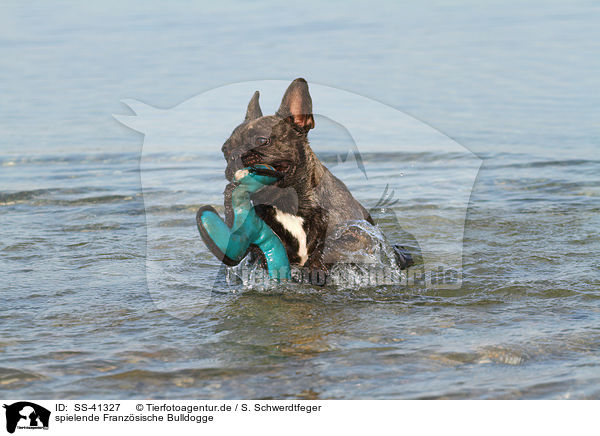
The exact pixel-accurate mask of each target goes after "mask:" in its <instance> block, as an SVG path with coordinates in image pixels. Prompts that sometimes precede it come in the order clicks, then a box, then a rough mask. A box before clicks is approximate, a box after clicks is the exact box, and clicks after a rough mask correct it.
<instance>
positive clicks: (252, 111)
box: [244, 91, 263, 121]
mask: <svg viewBox="0 0 600 436" xmlns="http://www.w3.org/2000/svg"><path fill="white" fill-rule="evenodd" d="M259 96H260V94H259V93H258V91H256V92H255V93H254V95H253V96H252V98H251V99H250V103H248V110H246V119H245V120H244V121H250V120H255V119H256V118H260V117H262V116H263V114H262V111H261V110H260V105H259V104H258V97H259Z"/></svg>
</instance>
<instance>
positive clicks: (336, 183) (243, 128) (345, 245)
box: [221, 78, 413, 271]
mask: <svg viewBox="0 0 600 436" xmlns="http://www.w3.org/2000/svg"><path fill="white" fill-rule="evenodd" d="M258 100H259V92H258V91H256V92H255V93H254V95H253V96H252V98H251V99H250V103H249V104H248V108H247V111H246V117H245V119H244V122H243V123H242V124H240V125H239V126H237V127H236V128H235V129H234V130H233V133H232V134H231V136H230V137H229V138H228V139H227V140H226V141H225V143H224V144H223V147H222V149H221V150H222V152H223V155H224V156H225V160H226V161H227V167H226V169H225V177H226V178H227V179H228V180H229V181H230V182H232V183H230V184H229V185H228V186H227V187H226V189H225V192H224V194H225V216H226V222H227V224H229V225H231V223H232V220H233V213H232V210H231V192H232V191H233V189H234V188H235V182H234V180H233V179H234V174H235V173H236V171H238V170H240V169H242V168H244V167H249V166H252V165H256V164H266V165H270V166H271V167H273V168H274V169H275V170H276V171H277V172H278V173H280V177H281V178H280V180H279V181H278V182H277V183H276V184H275V185H271V186H267V187H265V188H264V189H262V190H261V191H259V192H257V193H255V194H253V195H252V197H251V199H252V203H253V204H254V207H255V210H256V213H257V214H258V216H259V217H260V218H262V219H263V220H264V221H265V222H266V223H267V224H268V225H269V227H271V229H272V230H273V231H274V232H275V233H276V234H277V235H278V236H279V238H280V239H281V241H282V242H283V244H284V246H285V248H286V252H287V255H288V258H289V261H290V263H291V264H292V265H297V266H302V267H305V268H309V269H316V270H321V271H328V270H329V269H330V268H331V266H332V265H334V264H336V263H340V262H344V263H352V262H353V259H352V253H358V252H360V251H361V250H366V251H369V250H370V248H372V247H371V246H372V244H374V240H373V236H372V235H373V233H372V232H370V231H369V227H370V226H374V225H375V224H374V221H373V219H372V218H371V215H370V214H369V212H368V211H367V210H366V209H365V208H364V207H363V206H362V205H361V204H360V203H359V202H358V201H357V200H356V199H355V198H354V197H353V196H352V194H351V193H350V191H349V190H348V188H347V187H346V185H345V184H344V183H343V182H342V181H341V180H339V179H338V178H337V177H335V176H334V175H333V174H332V173H331V172H330V171H329V170H328V169H327V168H326V167H325V165H323V163H321V161H320V160H319V159H318V158H317V156H316V155H315V153H314V152H313V150H312V149H311V147H310V145H309V140H308V132H309V130H311V129H313V128H314V127H315V119H314V116H313V111H312V99H311V96H310V93H309V89H308V84H307V82H306V80H304V79H302V78H298V79H296V80H294V81H293V82H292V83H291V84H290V85H289V87H288V89H287V90H286V91H285V94H284V95H283V98H282V100H281V105H280V107H279V109H278V110H277V112H276V113H275V114H274V115H268V116H263V114H262V110H261V108H260V105H259V101H258ZM340 229H342V230H341V231H340ZM393 248H394V252H395V258H396V262H397V265H398V267H399V268H401V269H405V268H408V267H409V266H411V265H412V263H413V261H412V258H411V256H410V254H409V253H408V252H406V251H405V250H404V249H403V248H402V247H399V246H393Z"/></svg>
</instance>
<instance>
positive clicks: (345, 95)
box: [114, 80, 482, 319]
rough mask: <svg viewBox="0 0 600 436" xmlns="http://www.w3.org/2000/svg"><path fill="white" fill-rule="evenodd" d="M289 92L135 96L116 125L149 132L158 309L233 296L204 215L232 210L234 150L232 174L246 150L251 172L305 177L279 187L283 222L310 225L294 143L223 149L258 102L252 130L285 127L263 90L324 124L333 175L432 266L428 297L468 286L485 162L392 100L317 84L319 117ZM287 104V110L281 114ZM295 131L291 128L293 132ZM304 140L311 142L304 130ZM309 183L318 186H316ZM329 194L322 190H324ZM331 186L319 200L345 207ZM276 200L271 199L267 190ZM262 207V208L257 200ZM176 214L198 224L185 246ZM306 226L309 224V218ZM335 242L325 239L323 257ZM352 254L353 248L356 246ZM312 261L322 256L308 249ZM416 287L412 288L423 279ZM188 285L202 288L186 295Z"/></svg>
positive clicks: (148, 187)
mask: <svg viewBox="0 0 600 436" xmlns="http://www.w3.org/2000/svg"><path fill="white" fill-rule="evenodd" d="M293 83H295V84H296V85H297V87H298V86H299V89H300V91H302V88H303V87H304V82H302V81H301V80H296V81H294V82H293ZM289 86H290V82H289V81H278V80H274V81H268V80H267V81H256V82H243V83H236V84H230V85H226V86H223V87H220V88H215V89H212V90H209V91H206V92H203V93H202V94H199V95H197V96H195V97H193V98H191V99H189V100H186V101H184V102H181V103H180V104H178V105H176V106H174V107H172V108H168V109H166V108H156V107H153V106H150V105H148V104H145V103H143V102H140V101H137V100H133V99H126V100H123V101H122V102H123V103H124V104H125V105H126V106H127V108H128V111H129V113H128V114H120V115H114V118H115V119H116V120H117V121H119V122H121V123H122V124H123V125H125V126H127V127H129V128H131V129H133V130H135V131H137V132H140V133H142V134H143V138H142V143H143V147H142V151H141V159H140V178H141V184H142V191H143V200H144V208H145V212H146V214H145V215H146V242H147V251H146V278H147V284H148V291H149V293H150V295H151V297H152V298H153V300H154V302H155V304H156V305H157V307H159V308H160V309H162V310H165V311H167V312H168V313H170V314H171V315H173V316H175V317H179V318H182V319H187V318H190V317H192V316H195V315H197V314H199V313H201V312H202V310H203V309H204V308H205V307H206V306H207V305H208V304H209V302H210V300H211V292H212V291H213V289H217V288H218V289H219V291H221V290H222V289H224V288H226V287H227V286H226V280H224V279H223V277H222V270H223V268H222V266H223V265H222V263H221V262H218V261H215V259H214V256H213V255H212V254H211V253H210V252H208V250H207V248H206V246H205V245H204V244H203V242H202V240H201V239H200V238H199V237H198V231H197V229H196V228H195V227H196V226H195V225H194V224H195V222H194V219H193V218H194V214H195V212H196V210H197V208H198V206H199V205H201V204H211V205H216V206H217V207H220V204H223V198H224V194H223V189H224V187H225V185H226V184H227V180H226V178H225V177H224V175H223V169H224V168H225V167H226V165H227V163H226V162H224V161H223V157H224V156H223V153H225V152H231V155H230V161H231V170H232V171H233V170H235V169H238V167H239V162H238V159H237V156H238V154H239V160H240V161H241V163H242V164H243V165H250V164H252V163H253V162H254V163H271V164H274V165H275V167H274V168H275V169H277V167H279V171H280V172H283V173H286V174H287V177H288V179H289V181H290V182H298V183H295V185H294V186H287V185H286V183H279V184H280V185H282V186H276V187H274V188H272V189H271V190H270V191H269V192H271V191H275V188H280V189H279V190H280V191H282V192H283V191H286V192H287V191H293V192H292V193H291V194H290V196H291V199H292V201H290V204H291V205H292V206H291V207H290V211H289V212H290V215H292V217H287V216H284V217H283V218H290V219H288V220H287V222H288V224H290V223H291V224H292V226H288V227H291V228H292V230H294V229H296V230H298V232H297V233H300V231H299V230H300V229H299V228H298V226H297V225H296V226H293V224H295V223H298V222H299V220H298V219H297V217H296V215H298V214H297V213H296V212H297V210H296V209H295V206H296V203H295V202H294V195H293V194H294V193H296V194H298V189H295V188H296V187H297V186H296V185H299V184H301V182H302V181H301V180H300V181H298V180H296V179H294V175H295V173H294V170H295V171H296V173H299V172H300V171H302V174H306V173H307V169H306V167H305V166H303V165H301V164H298V162H300V161H301V159H300V158H298V156H297V155H296V154H294V152H293V150H291V149H290V147H289V146H288V145H289V144H290V142H289V141H288V142H285V144H284V145H285V150H286V151H289V153H287V154H286V155H285V156H283V157H282V156H279V155H278V154H277V153H279V152H280V151H282V150H283V148H282V149H281V150H280V149H279V148H277V147H274V146H273V144H275V143H271V142H269V141H267V140H268V139H269V138H266V137H265V136H264V135H262V134H261V135H258V136H257V138H255V139H256V140H257V141H260V143H258V145H257V143H256V141H253V142H252V143H250V142H248V141H239V144H237V143H236V144H237V147H225V151H224V152H223V153H221V151H222V150H221V145H223V141H226V140H227V138H228V137H230V136H231V135H232V128H235V126H238V125H239V124H240V122H242V123H244V114H243V111H244V108H246V107H248V109H249V110H248V112H247V114H246V115H247V117H248V118H249V119H250V120H254V121H250V122H249V124H252V126H254V124H253V123H254V122H255V121H256V122H260V123H264V122H266V121H268V120H275V116H272V117H270V118H269V116H267V120H266V121H265V119H264V117H260V114H262V109H261V108H260V107H259V106H258V95H256V96H253V93H255V91H256V90H260V93H261V95H262V96H263V97H261V98H263V101H262V103H261V105H263V107H264V109H267V108H268V113H273V111H274V110H275V114H276V115H277V113H279V114H280V115H281V116H283V115H287V114H288V112H289V110H292V114H293V108H295V107H297V106H298V107H300V108H301V109H302V110H303V111H305V112H311V113H312V115H313V119H314V122H313V121H312V120H309V119H306V120H304V121H305V124H306V128H308V127H311V126H313V125H315V124H316V125H317V126H318V128H315V129H311V133H310V134H311V139H310V147H311V149H314V152H315V154H318V158H319V159H320V160H321V162H323V164H324V165H325V166H328V167H329V168H330V169H331V173H332V174H333V176H335V177H337V178H338V179H339V180H341V181H342V182H344V183H345V184H346V186H347V187H348V190H350V191H351V192H353V193H354V194H353V195H356V200H357V201H361V202H362V203H361V204H363V205H364V208H365V209H366V212H368V213H369V214H370V215H371V217H372V218H373V221H374V222H375V224H380V225H381V227H382V228H385V229H386V231H387V232H388V235H389V238H390V241H391V242H393V243H398V244H400V245H406V246H408V247H409V248H410V249H409V250H408V251H409V252H410V253H416V252H417V251H418V255H419V258H420V265H419V267H418V268H416V267H413V268H412V270H411V274H412V276H414V283H415V289H416V290H417V291H418V289H421V285H420V283H421V282H423V283H424V286H425V285H426V286H431V287H432V288H438V289H458V288H460V287H461V285H462V255H463V236H464V230H465V229H464V226H465V221H466V216H467V208H468V205H469V200H470V196H471V190H472V188H473V185H474V183H475V180H476V177H477V174H478V172H479V168H480V166H481V163H482V160H481V159H480V158H479V157H478V156H476V155H475V154H473V153H471V152H470V151H469V150H468V149H466V148H465V147H463V146H462V145H460V144H458V143H457V142H456V141H454V140H453V139H452V138H449V137H448V136H446V135H444V134H443V133H441V132H439V131H437V130H436V129H434V128H432V127H431V126H429V125H427V124H426V123H423V122H421V121H419V120H417V119H415V118H413V117H411V116H410V115H408V114H406V113H403V112H401V111H399V110H397V109H395V108H393V107H390V106H387V105H385V104H383V103H380V102H377V101H375V100H372V99H369V98H367V97H364V96H360V95H356V94H353V93H351V92H348V91H344V90H340V89H336V88H331V87H328V86H324V85H319V84H315V83H311V85H310V96H311V101H314V102H315V106H314V109H315V110H314V111H309V106H308V101H309V99H308V95H305V94H303V93H300V95H305V97H306V98H305V99H304V100H302V99H301V101H300V102H299V103H298V102H296V104H295V103H294V100H293V99H292V101H291V103H290V102H289V101H288V100H289V99H288V98H287V97H286V96H290V95H291V96H295V95H297V93H294V92H286V89H287V88H289ZM292 91H293V89H292ZM282 95H283V96H284V97H283V98H282ZM250 97H251V101H250V103H248V98H250ZM280 102H281V103H280ZM282 103H283V109H285V110H282V109H281V105H282ZM303 103H304V104H303ZM278 105H279V106H278ZM277 107H280V109H279V110H277ZM256 117H258V118H256ZM294 120H295V118H294ZM300 121H302V119H301V120H300ZM296 124H297V123H296ZM261 126H262V124H261ZM261 126H258V125H257V127H261ZM249 127H251V126H249V125H245V127H243V128H244V129H246V130H243V131H242V132H241V133H247V129H248V128H249ZM268 127H272V126H268ZM275 127H285V125H281V126H280V124H277V125H276V126H275ZM296 127H297V126H296ZM288 131H290V129H287V130H285V132H288ZM271 132H272V128H271ZM278 132H279V131H276V133H278ZM285 132H284V133H285ZM290 132H291V131H290ZM238 133H240V131H239V130H238ZM292 133H293V132H292ZM301 133H302V135H304V130H302V131H301ZM234 136H235V135H234ZM280 136H281V135H280ZM280 136H277V138H280ZM244 138H246V137H245V136H244V137H243V138H242V139H244ZM233 139H236V138H233ZM230 143H231V141H230ZM246 143H247V144H248V145H249V146H250V145H252V146H253V147H254V148H256V147H260V148H259V149H258V150H259V151H260V154H261V156H262V157H261V159H258V158H256V157H255V156H253V155H252V153H250V154H248V153H247V152H248V150H246V149H245V148H244V147H245V145H246ZM261 144H262V145H261ZM269 144H270V145H269ZM277 144H279V142H277ZM282 144H283V142H282ZM303 150H304V149H303ZM255 151H256V150H255ZM236 153H237V154H236ZM267 155H268V156H267ZM242 157H244V158H245V162H244V160H242ZM300 157H301V156H300ZM271 166H273V165H271ZM165 170H168V171H169V172H170V173H171V174H174V171H179V170H181V171H180V172H178V173H177V174H181V177H179V176H178V177H162V176H161V175H162V174H167V173H166V172H161V171H165ZM194 171H196V172H195V173H194ZM226 175H227V174H226ZM367 175H368V177H367ZM292 179H294V180H292ZM283 185H286V186H283ZM311 186H312V185H311ZM311 186H309V188H311V190H310V192H313V191H314V190H315V189H312V187H311ZM302 187H303V188H304V187H306V183H304V184H302ZM320 187H321V185H318V186H317V190H318V189H320ZM321 191H322V192H321V193H320V194H319V193H317V194H319V196H318V198H319V199H323V198H325V200H327V202H328V203H333V204H334V205H337V204H339V202H338V201H337V200H335V199H336V198H337V197H335V196H334V195H333V194H332V195H325V194H323V192H326V193H327V192H332V193H333V192H334V190H327V189H321ZM336 192H337V191H336ZM381 193H383V194H381ZM392 193H393V195H392ZM261 195H262V194H261ZM264 195H265V196H267V191H266V190H265V193H264ZM380 197H381V198H380ZM273 198H274V196H273ZM311 198H312V197H311ZM270 199H271V198H269V199H268V200H270ZM334 200H335V201H334ZM262 203H268V202H262ZM262 203H261V202H256V201H255V204H262ZM344 205H345V206H347V205H348V202H345V203H344ZM396 205H400V206H401V207H397V206H396ZM357 208H358V207H356V208H351V207H338V208H337V209H335V210H331V211H332V212H333V213H337V214H338V215H343V216H345V215H348V212H353V211H356V210H357ZM166 210H168V211H169V213H170V214H172V215H173V219H177V220H180V221H178V222H184V221H188V222H189V226H188V227H189V228H187V230H185V232H186V233H185V234H184V233H183V231H182V233H181V234H178V235H179V236H178V238H179V239H177V241H174V240H173V229H172V228H171V227H170V226H166V225H165V211H166ZM331 211H330V212H331ZM223 212H226V211H223V209H219V213H223ZM311 216H313V215H311ZM190 217H191V218H190ZM305 218H306V217H305ZM303 221H304V222H305V223H306V222H307V219H303ZM332 230H335V228H334V229H332ZM357 230H361V229H357ZM328 231H329V227H328V228H327V232H328ZM316 240H326V239H325V238H316ZM349 240H352V238H349ZM328 247H329V245H327V244H325V245H324V250H323V251H324V252H325V251H326V250H328ZM331 247H332V248H339V247H340V246H339V245H331ZM300 248H303V247H301V246H300V244H299V249H298V250H296V251H297V252H298V255H299V257H300V258H301V260H302V256H301V254H303V252H302V250H300ZM342 248H343V247H342ZM350 248H352V247H349V249H348V250H347V251H348V252H351V251H352V250H350ZM413 248H416V250H415V249H413ZM307 254H310V247H308V246H307ZM365 257H368V256H365ZM353 259H355V258H353ZM367 260H369V259H366V260H365V262H366V261H367ZM361 261H362V260H361ZM199 262H200V263H203V264H205V265H209V264H210V265H212V263H214V268H213V269H210V268H203V269H202V270H199V269H198V263H199ZM291 262H292V263H293V260H291ZM297 263H298V264H301V263H302V262H297ZM240 265H241V264H240ZM365 265H366V266H365V267H364V269H365V270H369V268H370V267H369V265H367V264H365ZM315 269H317V270H318V268H315ZM228 271H229V270H228ZM251 271H252V270H251ZM257 274H258V273H257ZM403 274H404V273H403ZM398 277H400V275H399V276H398ZM417 282H419V284H418V285H417ZM394 283H396V280H394ZM211 284H212V285H213V286H212V287H211ZM407 285H411V276H409V277H408V281H407ZM182 286H183V287H185V288H186V289H193V290H194V292H185V293H182V292H181V289H182Z"/></svg>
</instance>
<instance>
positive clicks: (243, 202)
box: [196, 164, 291, 280]
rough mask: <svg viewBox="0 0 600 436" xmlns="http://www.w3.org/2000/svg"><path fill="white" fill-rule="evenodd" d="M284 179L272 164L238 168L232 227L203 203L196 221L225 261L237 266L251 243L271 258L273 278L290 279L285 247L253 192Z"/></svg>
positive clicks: (202, 234) (269, 264)
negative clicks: (260, 210)
mask: <svg viewBox="0 0 600 436" xmlns="http://www.w3.org/2000/svg"><path fill="white" fill-rule="evenodd" d="M280 179H281V174H280V173H278V172H277V171H275V169H274V168H273V167H271V166H269V165H264V164H258V165H254V166H252V167H248V168H244V169H241V170H238V171H237V172H236V173H235V175H234V182H233V184H234V185H235V187H234V189H233V192H232V194H231V206H232V208H233V224H232V225H231V227H229V226H228V225H227V224H225V222H224V221H223V219H222V218H221V217H220V216H219V214H218V213H217V211H216V210H215V209H214V208H213V207H212V206H203V207H201V208H200V209H198V212H197V213H196V223H197V225H198V230H199V231H200V236H201V237H202V240H203V241H204V243H205V244H206V246H207V247H208V249H209V250H210V251H211V252H212V253H213V254H214V255H215V256H216V257H217V258H218V259H219V260H221V261H222V262H223V263H224V264H226V265H229V266H234V265H237V264H238V263H240V262H241V260H242V259H243V258H244V257H245V256H246V254H247V253H248V250H249V248H250V244H254V245H256V246H258V248H260V250H261V251H262V252H263V254H264V256H265V259H266V261H267V270H268V272H269V277H271V278H274V279H277V280H280V279H290V277H291V273H290V261H289V260H288V257H287V253H286V251H285V247H284V246H283V244H282V243H281V240H280V239H279V237H278V236H277V235H276V234H275V232H273V230H272V229H271V228H270V227H269V226H268V225H267V224H266V223H265V222H264V221H263V220H262V219H260V218H259V217H258V216H257V215H256V212H255V211H254V206H253V205H252V202H251V201H250V194H253V193H255V192H258V191H260V190H261V189H262V188H264V187H265V186H267V185H272V184H273V183H275V182H277V181H278V180H280Z"/></svg>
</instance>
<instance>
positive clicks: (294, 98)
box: [277, 78, 315, 132]
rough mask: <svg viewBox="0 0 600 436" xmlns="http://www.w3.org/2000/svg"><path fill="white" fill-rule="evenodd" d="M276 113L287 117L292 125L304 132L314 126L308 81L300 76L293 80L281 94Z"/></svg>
mask: <svg viewBox="0 0 600 436" xmlns="http://www.w3.org/2000/svg"><path fill="white" fill-rule="evenodd" d="M277 115H279V116H280V117H282V118H285V119H289V120H290V121H291V122H292V124H294V126H295V127H296V128H297V129H299V130H301V131H304V132H308V131H309V130H310V129H312V128H314V127H315V119H314V117H313V114H312V99H311V98H310V93H309V92H308V83H306V80H304V79H302V78H298V79H296V80H294V81H293V82H292V83H291V84H290V86H289V87H288V89H287V90H286V91H285V94H283V98H282V99H281V106H279V110H278V111H277Z"/></svg>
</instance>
